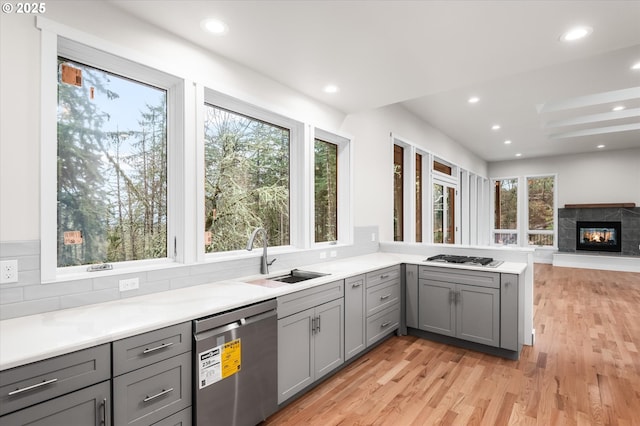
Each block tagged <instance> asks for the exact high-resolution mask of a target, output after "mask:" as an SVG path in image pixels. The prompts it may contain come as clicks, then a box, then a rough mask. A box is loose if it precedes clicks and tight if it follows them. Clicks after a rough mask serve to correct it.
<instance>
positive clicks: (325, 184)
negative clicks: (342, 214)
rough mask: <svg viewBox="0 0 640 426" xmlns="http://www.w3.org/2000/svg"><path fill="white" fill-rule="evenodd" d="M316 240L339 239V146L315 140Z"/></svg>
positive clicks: (317, 241)
mask: <svg viewBox="0 0 640 426" xmlns="http://www.w3.org/2000/svg"><path fill="white" fill-rule="evenodd" d="M314 163H315V164H314V197H315V200H314V201H315V202H314V206H315V212H314V217H315V221H314V222H315V232H314V234H315V242H316V243H319V242H327V241H337V240H338V146H337V145H335V144H332V143H330V142H325V141H323V140H320V139H315V141H314Z"/></svg>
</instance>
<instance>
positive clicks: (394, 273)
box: [367, 266, 400, 288]
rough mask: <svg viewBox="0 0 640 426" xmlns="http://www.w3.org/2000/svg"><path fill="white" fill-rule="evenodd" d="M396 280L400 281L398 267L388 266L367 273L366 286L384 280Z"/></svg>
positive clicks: (372, 285) (377, 283) (374, 284)
mask: <svg viewBox="0 0 640 426" xmlns="http://www.w3.org/2000/svg"><path fill="white" fill-rule="evenodd" d="M391 280H397V281H398V282H400V267H399V266H391V267H389V268H384V269H378V270H377V271H373V272H369V273H368V274H367V288H369V287H375V286H377V285H379V284H382V283H383V282H386V281H391Z"/></svg>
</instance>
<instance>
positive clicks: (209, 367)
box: [198, 339, 242, 389]
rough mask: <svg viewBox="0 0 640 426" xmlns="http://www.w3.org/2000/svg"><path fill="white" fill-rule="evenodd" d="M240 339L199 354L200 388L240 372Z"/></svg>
mask: <svg viewBox="0 0 640 426" xmlns="http://www.w3.org/2000/svg"><path fill="white" fill-rule="evenodd" d="M241 361H242V351H241V344H240V339H235V340H232V341H230V342H227V343H224V344H222V345H219V346H216V347H213V348H211V349H207V350H206V351H204V352H200V353H199V354H198V379H199V380H198V386H199V388H200V389H203V388H206V387H207V386H210V385H212V384H214V383H216V382H219V381H220V380H222V379H224V378H226V377H229V376H232V375H234V374H235V373H237V372H238V371H240V364H241Z"/></svg>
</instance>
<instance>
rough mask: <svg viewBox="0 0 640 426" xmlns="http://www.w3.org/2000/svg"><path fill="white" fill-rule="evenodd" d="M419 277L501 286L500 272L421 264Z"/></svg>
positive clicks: (493, 286) (483, 285) (449, 281)
mask: <svg viewBox="0 0 640 426" xmlns="http://www.w3.org/2000/svg"><path fill="white" fill-rule="evenodd" d="M419 277H420V279H429V280H435V281H444V282H448V283H457V284H469V285H478V286H482V287H491V288H500V274H499V273H497V272H483V271H467V270H462V269H453V268H438V267H434V266H421V267H420V273H419Z"/></svg>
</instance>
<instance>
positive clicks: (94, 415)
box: [0, 344, 111, 425]
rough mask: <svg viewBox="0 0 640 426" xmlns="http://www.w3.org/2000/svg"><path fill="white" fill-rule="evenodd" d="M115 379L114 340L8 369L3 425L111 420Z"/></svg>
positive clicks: (1, 385) (2, 381) (1, 376)
mask: <svg viewBox="0 0 640 426" xmlns="http://www.w3.org/2000/svg"><path fill="white" fill-rule="evenodd" d="M110 378H111V353H110V345H109V344H104V345H100V346H95V347H92V348H88V349H83V350H80V351H77V352H72V353H68V354H65V355H61V356H57V357H53V358H49V359H45V360H42V361H38V362H34V363H31V364H26V365H23V366H20V367H16V368H12V369H9V370H4V371H2V372H0V395H1V396H0V413H1V414H2V417H0V424H3V425H5V424H6V425H21V424H37V425H62V424H87V425H94V424H95V425H100V424H101V423H103V424H110V423H111V419H110V405H111V397H110V395H111V382H110V381H109V379H110ZM104 422H106V423H104Z"/></svg>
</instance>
